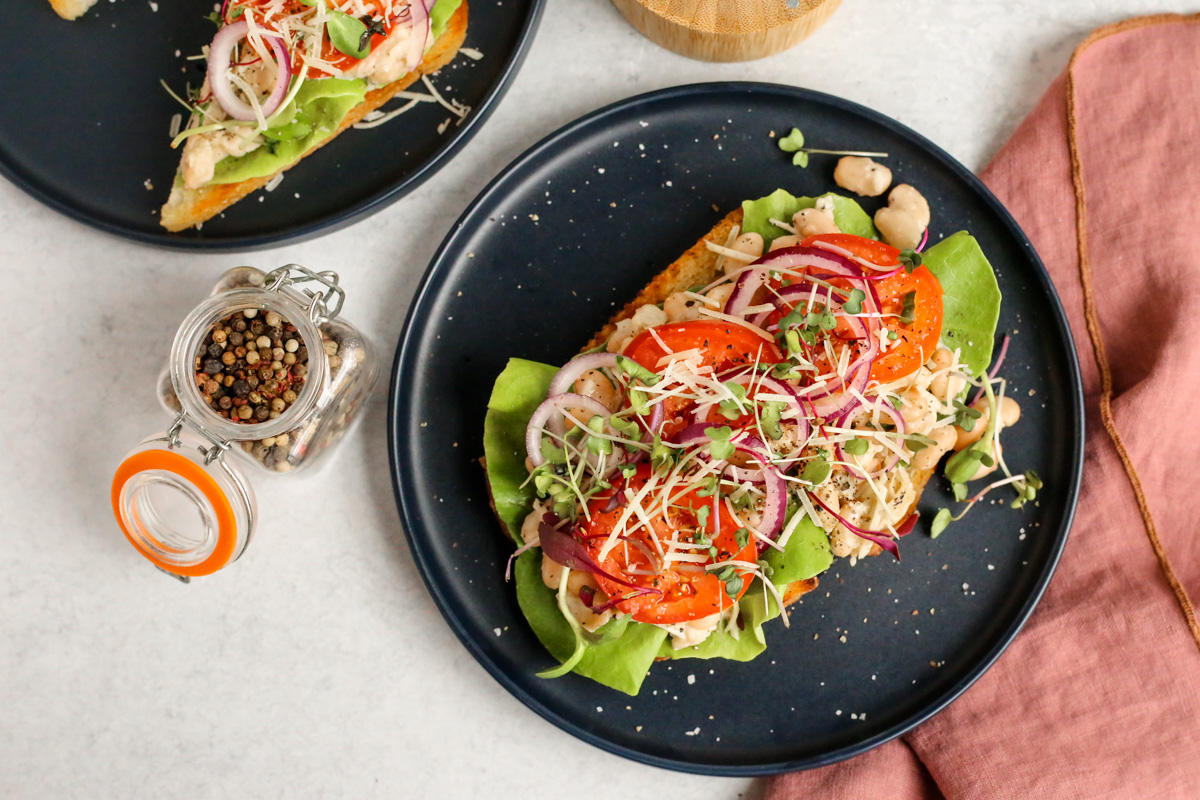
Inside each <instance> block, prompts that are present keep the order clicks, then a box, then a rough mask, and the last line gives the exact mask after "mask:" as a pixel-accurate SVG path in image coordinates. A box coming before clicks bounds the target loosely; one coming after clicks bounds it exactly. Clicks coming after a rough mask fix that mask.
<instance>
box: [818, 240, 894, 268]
mask: <svg viewBox="0 0 1200 800" xmlns="http://www.w3.org/2000/svg"><path fill="white" fill-rule="evenodd" d="M820 242H825V243H826V244H831V245H833V246H834V247H840V248H842V249H843V250H849V251H850V252H851V253H854V255H856V256H858V257H859V258H861V259H862V260H864V261H869V262H871V263H872V264H874V265H875V266H877V267H898V266H900V251H899V250H897V249H896V248H895V247H892V246H891V245H890V244H884V243H883V242H878V241H875V240H874V239H864V238H863V237H862V236H855V235H854V234H852V233H818V234H817V235H815V236H809V237H807V238H805V239H803V240H801V242H800V244H801V245H803V246H806V247H812V246H813V245H817V244H819V243H820Z"/></svg>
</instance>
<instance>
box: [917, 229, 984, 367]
mask: <svg viewBox="0 0 1200 800" xmlns="http://www.w3.org/2000/svg"><path fill="white" fill-rule="evenodd" d="M921 259H922V261H923V263H924V264H925V266H927V267H929V271H930V272H932V273H933V274H934V276H935V277H937V279H938V282H939V283H941V284H942V308H943V322H942V343H943V344H944V345H946V346H947V347H949V348H950V349H952V350H953V349H954V348H956V347H957V348H959V349H960V350H961V351H962V356H961V358H962V363H963V364H965V365H967V366H968V367H970V368H971V372H972V374H974V375H983V374H984V373H985V372H987V368H988V365H989V364H991V363H992V345H993V343H994V341H995V338H996V325H997V324H998V322H999V320H1000V287H999V286H998V285H997V284H996V274H995V272H993V271H992V265H991V264H989V263H988V260H987V257H986V256H984V254H983V251H982V250H981V249H979V243H978V242H977V241H975V237H973V236H971V235H970V234H969V233H967V232H966V231H959V232H958V233H956V234H954V235H953V236H948V237H946V238H945V239H943V240H942V241H940V242H938V243H937V244H935V245H934V246H933V247H930V248H928V249H927V250H926V251H925V252H924V253H922V254H921Z"/></svg>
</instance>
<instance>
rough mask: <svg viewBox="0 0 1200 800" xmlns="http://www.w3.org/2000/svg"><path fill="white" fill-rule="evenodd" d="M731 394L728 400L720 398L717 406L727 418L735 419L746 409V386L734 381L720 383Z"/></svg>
mask: <svg viewBox="0 0 1200 800" xmlns="http://www.w3.org/2000/svg"><path fill="white" fill-rule="evenodd" d="M722 385H723V386H724V387H725V388H726V389H728V390H729V393H730V394H731V395H732V397H730V398H729V399H728V400H722V401H721V403H720V405H719V406H718V407H719V408H720V410H721V414H722V415H724V416H725V417H726V418H727V419H737V418H738V417H740V416H741V415H742V414H744V413H745V411H746V387H745V386H742V385H741V384H740V383H735V382H734V381H726V382H725V383H724V384H722Z"/></svg>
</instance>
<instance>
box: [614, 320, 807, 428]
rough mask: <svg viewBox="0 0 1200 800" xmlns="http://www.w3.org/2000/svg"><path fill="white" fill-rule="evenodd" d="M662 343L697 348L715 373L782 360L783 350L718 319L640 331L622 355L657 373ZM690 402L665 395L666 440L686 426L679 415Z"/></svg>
mask: <svg viewBox="0 0 1200 800" xmlns="http://www.w3.org/2000/svg"><path fill="white" fill-rule="evenodd" d="M655 335H657V338H655ZM659 340H661V341H662V344H660V343H659ZM663 344H665V345H666V346H667V347H669V348H670V352H672V353H682V352H684V351H685V350H698V351H699V352H700V361H701V364H702V365H703V366H708V367H712V368H713V372H714V373H715V374H718V375H719V374H721V373H723V372H725V371H727V370H729V369H732V368H734V367H738V366H743V365H750V364H753V363H755V361H756V360H757V361H758V362H760V363H763V364H776V363H778V362H780V361H783V353H781V352H780V351H779V347H778V346H776V344H775V343H774V342H768V341H767V340H766V339H764V338H762V337H761V336H759V335H758V334H756V333H755V332H754V331H752V330H750V329H749V328H747V327H745V326H742V325H735V324H733V323H731V322H724V321H722V320H691V321H689V322H672V323H668V324H666V325H659V326H658V327H657V328H655V329H654V333H651V332H650V331H643V332H642V333H640V334H638V335H637V336H636V337H634V339H633V341H631V342H630V343H629V344H628V346H626V348H625V355H626V356H627V357H629V358H632V359H633V360H634V361H636V362H637V363H639V364H641V365H642V366H643V367H645V368H646V369H648V370H650V371H651V372H658V371H659V369H660V367H659V361H660V360H662V358H663V356H665V355H667V350H665V349H664V348H663ZM690 405H691V401H690V400H679V399H676V398H668V399H667V400H666V401H665V402H664V408H663V412H664V414H665V415H666V422H665V423H664V425H663V429H662V435H663V437H664V438H667V439H669V438H671V437H672V436H674V435H675V434H676V433H678V432H679V431H681V430H683V429H684V428H685V427H687V422H686V421H685V420H684V419H683V418H682V417H680V414H681V413H682V412H683V411H684V410H685V409H686V408H687V407H688V406H690Z"/></svg>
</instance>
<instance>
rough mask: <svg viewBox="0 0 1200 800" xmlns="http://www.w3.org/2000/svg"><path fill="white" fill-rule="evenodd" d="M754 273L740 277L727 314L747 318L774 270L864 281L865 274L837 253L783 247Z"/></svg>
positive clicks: (757, 265)
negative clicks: (818, 271)
mask: <svg viewBox="0 0 1200 800" xmlns="http://www.w3.org/2000/svg"><path fill="white" fill-rule="evenodd" d="M751 267H753V268H752V269H749V270H747V271H746V272H743V273H742V274H741V275H739V276H738V278H737V280H736V282H735V283H734V285H733V291H732V292H730V293H729V299H728V300H726V301H725V313H726V314H729V315H731V316H735V317H741V318H743V319H744V318H745V316H746V309H747V308H749V307H750V306H751V305H752V304H753V302H754V295H755V293H756V292H757V291H758V289H759V287H760V286H762V285H763V282H764V281H765V280H766V278H767V276H768V275H769V274H770V273H771V272H772V271H773V270H782V269H797V268H799V267H819V268H820V269H823V270H827V271H829V272H830V273H832V274H833V275H835V276H837V277H848V278H862V277H863V271H862V270H861V269H860V268H858V267H857V266H856V265H855V264H854V262H852V261H851V260H850V259H848V258H845V257H844V256H841V255H839V254H837V253H831V252H829V251H828V250H822V249H820V248H816V247H802V246H800V245H796V246H793V247H781V248H779V249H778V250H775V251H774V252H771V253H768V254H767V255H765V256H763V257H762V258H760V259H759V260H758V261H755V262H754V263H753V264H751Z"/></svg>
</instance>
